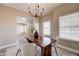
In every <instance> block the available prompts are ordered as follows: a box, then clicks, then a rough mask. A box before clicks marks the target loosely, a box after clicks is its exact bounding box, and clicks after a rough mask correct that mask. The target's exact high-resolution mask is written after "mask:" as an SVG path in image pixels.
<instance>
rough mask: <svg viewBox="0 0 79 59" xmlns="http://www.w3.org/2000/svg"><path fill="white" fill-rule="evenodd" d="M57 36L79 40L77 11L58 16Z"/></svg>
mask: <svg viewBox="0 0 79 59" xmlns="http://www.w3.org/2000/svg"><path fill="white" fill-rule="evenodd" d="M59 37H64V38H68V40H73V41H79V12H77V13H74V14H70V15H67V16H63V17H60V19H59Z"/></svg>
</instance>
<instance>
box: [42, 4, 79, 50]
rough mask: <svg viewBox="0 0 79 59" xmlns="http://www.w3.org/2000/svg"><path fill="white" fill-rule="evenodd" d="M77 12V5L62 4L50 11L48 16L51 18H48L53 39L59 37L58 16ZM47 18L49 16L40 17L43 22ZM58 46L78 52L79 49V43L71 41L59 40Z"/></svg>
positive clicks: (78, 9)
mask: <svg viewBox="0 0 79 59" xmlns="http://www.w3.org/2000/svg"><path fill="white" fill-rule="evenodd" d="M78 11H79V4H63V5H60V6H58V7H56V8H54V10H52V15H51V14H50V16H52V18H51V17H49V18H50V19H51V20H52V21H51V22H52V25H51V37H52V38H55V37H56V36H59V16H63V15H67V14H70V13H75V12H78ZM47 16H49V14H48V15H46V16H44V17H42V18H41V20H43V19H44V18H46V17H47ZM41 27H42V25H41V26H40V28H41ZM41 29H42V28H41ZM40 32H42V31H40ZM59 44H60V45H63V46H66V47H69V48H73V49H76V50H79V47H78V46H79V42H73V41H67V40H62V39H59Z"/></svg>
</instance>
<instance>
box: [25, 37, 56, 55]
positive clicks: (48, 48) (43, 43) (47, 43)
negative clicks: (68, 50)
mask: <svg viewBox="0 0 79 59" xmlns="http://www.w3.org/2000/svg"><path fill="white" fill-rule="evenodd" d="M26 39H27V40H28V41H29V43H35V44H36V45H38V46H39V47H41V56H51V55H52V43H55V42H56V40H54V39H51V38H48V37H45V36H43V37H41V38H38V39H34V38H32V37H26Z"/></svg>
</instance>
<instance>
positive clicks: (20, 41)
mask: <svg viewBox="0 0 79 59" xmlns="http://www.w3.org/2000/svg"><path fill="white" fill-rule="evenodd" d="M16 43H17V48H18V50H17V53H16V56H17V55H18V53H21V46H22V45H23V44H24V43H28V41H27V39H26V38H25V37H24V35H22V34H21V35H17V38H16Z"/></svg>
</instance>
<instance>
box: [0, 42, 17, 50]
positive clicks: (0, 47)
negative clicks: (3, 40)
mask: <svg viewBox="0 0 79 59" xmlns="http://www.w3.org/2000/svg"><path fill="white" fill-rule="evenodd" d="M15 45H16V43H12V44H8V45H5V46H0V49H4V48H8V47H11V46H15Z"/></svg>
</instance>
